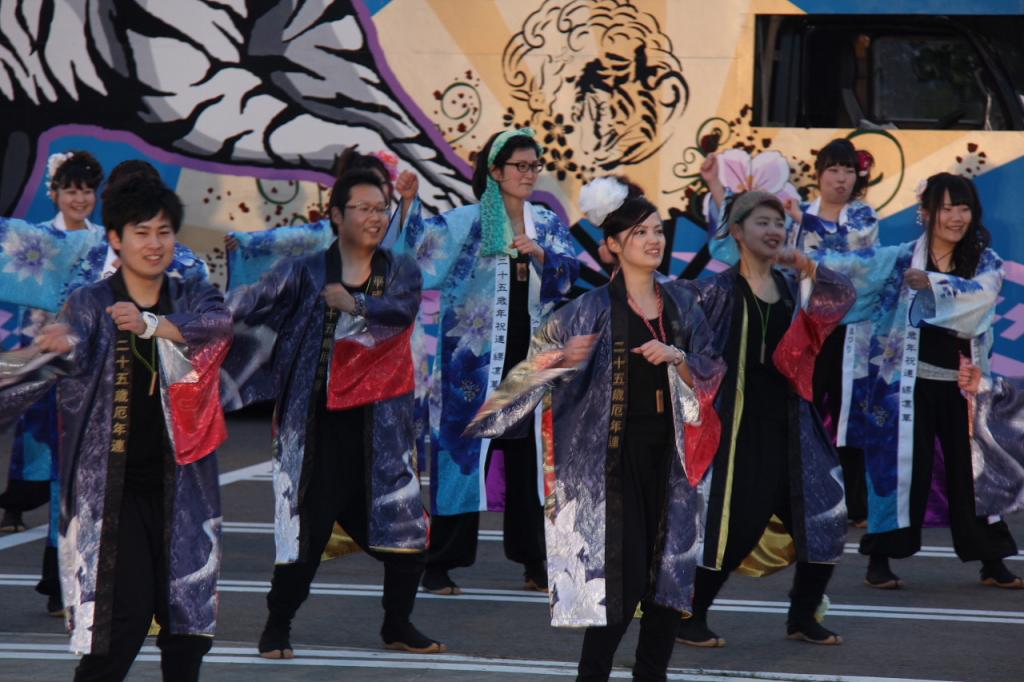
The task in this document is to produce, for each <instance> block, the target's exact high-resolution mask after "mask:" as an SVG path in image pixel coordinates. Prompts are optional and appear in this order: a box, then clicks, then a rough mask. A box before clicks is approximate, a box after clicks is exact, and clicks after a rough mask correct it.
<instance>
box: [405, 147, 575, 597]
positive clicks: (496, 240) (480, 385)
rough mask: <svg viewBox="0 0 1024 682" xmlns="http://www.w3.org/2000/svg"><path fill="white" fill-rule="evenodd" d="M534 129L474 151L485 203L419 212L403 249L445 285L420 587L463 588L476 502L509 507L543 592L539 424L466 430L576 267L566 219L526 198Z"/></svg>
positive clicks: (518, 541) (471, 557)
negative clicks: (456, 578)
mask: <svg viewBox="0 0 1024 682" xmlns="http://www.w3.org/2000/svg"><path fill="white" fill-rule="evenodd" d="M540 153H541V148H540V145H539V144H538V143H537V142H536V141H535V140H534V133H533V131H532V130H530V129H528V128H524V129H519V130H508V131H505V132H501V133H498V134H496V135H494V136H493V137H492V138H491V139H490V140H488V142H487V144H486V145H484V147H483V149H481V150H480V153H479V155H478V156H477V159H476V168H475V170H474V173H473V191H474V193H475V194H476V196H477V197H478V198H479V199H480V203H479V204H472V205H470V206H463V207H461V208H457V209H453V210H451V211H448V212H447V213H444V214H442V215H439V216H436V217H434V218H430V219H428V220H423V219H422V218H421V217H420V216H419V215H418V214H417V213H411V214H410V216H409V222H408V226H407V227H406V229H405V230H404V231H403V233H402V239H401V240H400V242H399V244H398V245H397V246H396V251H398V252H402V251H408V252H411V253H413V254H415V257H416V260H417V262H418V263H419V265H420V269H421V270H422V272H423V288H424V289H439V290H440V291H441V309H440V316H439V329H438V345H437V352H436V356H435V360H434V369H433V372H434V375H433V379H432V381H431V385H432V386H433V391H434V393H433V395H431V396H430V400H431V403H432V406H431V410H430V413H431V419H430V421H431V430H432V431H433V434H432V442H433V444H434V447H433V448H431V452H430V482H431V489H430V502H431V507H432V512H433V519H432V527H431V534H430V536H431V540H430V550H429V553H428V555H427V570H426V573H425V574H424V576H423V586H424V587H425V588H426V589H427V590H429V591H430V592H433V593H435V594H458V593H459V588H458V587H457V586H456V585H455V583H454V582H452V580H451V578H450V577H449V575H448V571H450V570H451V569H453V568H457V567H463V566H471V565H472V564H473V562H474V561H475V559H476V543H477V531H478V528H479V514H478V512H480V511H487V510H501V509H504V511H505V522H504V542H505V555H506V556H507V557H508V558H509V559H510V560H511V561H514V562H517V563H520V564H522V565H523V567H524V578H525V587H526V588H527V589H537V590H541V591H545V590H546V589H547V573H546V569H545V567H544V558H545V552H544V529H543V516H542V500H541V493H540V490H541V487H540V483H539V482H540V477H539V475H538V465H537V461H538V454H537V453H538V448H537V442H536V439H537V437H538V434H539V428H538V426H539V424H538V423H537V420H536V419H530V420H528V421H527V422H526V423H525V424H524V426H523V428H522V429H521V430H520V431H518V432H517V433H515V434H513V435H514V436H515V437H511V436H505V437H504V438H502V439H501V440H493V441H492V440H488V439H475V438H473V439H471V438H463V437H462V432H463V430H464V429H465V428H466V425H467V424H469V421H470V419H472V418H473V415H475V414H476V412H477V410H479V409H480V406H481V405H483V403H484V400H485V399H486V397H487V395H488V394H489V393H490V392H491V391H492V390H493V389H494V388H495V387H496V386H497V385H498V383H500V382H501V380H502V378H503V377H504V376H505V375H506V374H507V373H508V370H509V369H510V368H511V367H513V366H515V364H516V363H518V362H520V361H521V360H523V359H524V358H525V357H526V352H527V350H528V348H529V343H530V335H531V333H532V330H533V329H534V328H536V326H537V324H538V323H539V322H540V320H541V319H542V317H543V316H544V315H545V314H546V313H547V312H549V311H550V310H551V309H552V308H553V307H554V304H555V303H556V302H558V301H559V300H561V299H562V298H563V297H565V296H566V294H568V293H569V288H570V287H571V286H572V283H573V281H574V280H575V279H576V275H577V274H578V272H579V264H578V263H577V261H576V257H575V254H574V252H573V249H572V243H571V240H570V236H569V229H568V228H567V227H566V225H565V223H563V222H562V220H561V219H559V217H558V216H557V215H555V214H554V213H552V212H551V211H549V210H548V209H546V208H543V207H541V206H536V205H533V204H531V203H529V202H528V201H527V198H528V197H529V196H530V194H531V193H532V192H533V189H534V185H535V184H536V182H537V178H538V174H539V173H540V171H541V169H542V168H543V163H542V162H541V161H540V158H539V157H540Z"/></svg>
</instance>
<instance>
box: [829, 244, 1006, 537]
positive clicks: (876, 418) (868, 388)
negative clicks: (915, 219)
mask: <svg viewBox="0 0 1024 682" xmlns="http://www.w3.org/2000/svg"><path fill="white" fill-rule="evenodd" d="M927 251H928V247H927V239H926V237H925V236H922V237H921V238H919V239H918V240H917V241H912V242H907V243H905V244H900V245H898V246H882V247H876V248H872V249H864V250H861V251H855V252H851V253H849V254H836V253H833V254H828V255H825V256H823V257H822V258H821V262H822V264H824V265H826V266H828V267H829V268H832V269H835V270H838V271H840V272H842V273H844V274H846V275H847V276H848V277H849V278H850V279H851V280H852V282H853V284H854V286H855V287H856V289H857V302H856V304H855V305H854V307H853V309H852V310H851V311H850V313H849V314H848V315H847V317H846V320H845V321H846V322H856V321H860V320H870V322H871V325H872V334H871V341H870V350H869V355H868V357H869V364H868V372H867V375H866V376H865V377H858V378H857V379H856V380H855V381H854V384H853V397H852V404H853V406H854V409H853V410H852V411H851V415H850V418H851V424H850V433H851V434H853V433H856V434H859V439H858V441H857V442H856V443H854V444H855V445H857V446H858V447H861V448H863V449H864V455H865V464H866V467H867V480H868V531H869V532H871V533H884V532H886V531H890V530H895V529H897V528H906V527H908V526H909V525H910V484H911V478H912V467H913V450H914V448H913V446H914V428H913V427H914V401H913V395H914V383H915V380H916V375H917V355H918V350H919V349H918V342H919V338H920V327H921V326H923V325H925V324H927V325H931V326H934V327H939V328H941V329H945V330H948V331H949V332H951V333H953V334H956V335H957V336H958V337H960V338H963V339H970V342H971V355H972V360H973V362H974V364H976V365H978V366H979V367H981V368H982V371H983V372H984V373H985V374H988V372H989V369H988V364H989V355H990V352H991V348H992V322H993V319H994V316H995V305H996V301H997V300H998V297H999V292H1000V290H1001V289H1002V284H1003V261H1002V260H1001V259H1000V258H999V256H998V255H996V253H995V251H993V250H992V249H986V250H985V252H984V253H983V254H982V255H981V259H980V261H979V263H978V268H977V272H976V274H975V276H974V277H973V278H971V279H963V278H960V277H956V276H953V275H950V274H947V273H939V272H928V273H927V275H928V279H929V281H930V283H931V286H930V287H929V288H928V289H924V290H922V291H919V292H915V291H913V290H911V289H910V288H909V287H907V286H906V285H904V283H903V275H904V274H905V273H906V271H907V270H908V269H910V268H916V269H919V270H924V269H925V267H926V264H927ZM901 396H907V397H906V398H903V397H901ZM977 464H978V463H977V462H975V465H976V466H977ZM977 476H978V471H977V470H976V471H975V477H977ZM974 492H975V497H976V504H977V508H978V509H984V508H987V507H989V506H990V505H989V504H988V503H987V502H986V501H985V499H984V497H985V496H986V495H988V494H989V493H990V491H988V490H986V489H985V488H984V487H980V488H979V487H976V488H975V491H974Z"/></svg>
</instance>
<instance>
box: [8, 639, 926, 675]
mask: <svg viewBox="0 0 1024 682" xmlns="http://www.w3.org/2000/svg"><path fill="white" fill-rule="evenodd" d="M295 656H296V658H293V659H291V660H277V661H271V660H267V659H264V658H260V657H259V656H257V655H256V652H255V650H254V649H253V648H252V647H232V646H215V647H213V648H212V649H211V650H210V653H208V654H207V655H206V656H205V657H204V658H203V665H204V667H205V666H208V665H218V664H219V665H258V666H268V665H269V666H302V667H313V668H364V669H365V668H377V669H391V670H397V669H404V670H424V671H446V672H476V673H493V674H501V675H508V674H511V675H544V676H551V677H572V676H575V675H576V663H575V662H570V661H542V660H531V659H516V658H486V657H480V656H464V655H459V654H436V655H423V654H404V653H390V652H384V651H372V650H368V649H296V650H295ZM76 658H78V657H77V656H74V655H73V654H70V653H68V652H67V648H66V647H65V646H63V645H60V644H34V643H24V644H18V643H12V644H3V643H0V659H8V660H32V661H43V660H74V659H76ZM159 660H160V655H159V650H158V649H157V648H156V647H154V646H145V647H143V648H142V651H141V653H140V654H139V656H138V657H137V658H136V661H142V662H147V663H157V662H159ZM612 677H613V678H615V679H629V678H630V677H631V675H630V673H629V671H627V670H623V669H621V668H619V669H617V670H614V671H613V672H612ZM668 679H670V680H678V681H679V682H728V681H732V680H735V681H742V680H771V681H772V682H944V681H940V680H922V679H908V678H896V677H865V676H859V675H809V674H804V673H779V672H760V671H744V670H696V669H687V668H670V669H669V674H668Z"/></svg>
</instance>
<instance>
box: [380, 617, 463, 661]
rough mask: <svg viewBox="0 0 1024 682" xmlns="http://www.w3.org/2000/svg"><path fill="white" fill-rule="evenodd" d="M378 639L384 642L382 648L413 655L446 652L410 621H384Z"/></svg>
mask: <svg viewBox="0 0 1024 682" xmlns="http://www.w3.org/2000/svg"><path fill="white" fill-rule="evenodd" d="M380 638H381V639H383V640H384V647H385V648H387V649H396V650H398V651H408V652H409V653H414V654H441V653H444V652H445V651H447V650H448V647H446V646H445V645H444V644H442V643H441V642H438V641H437V640H433V639H431V638H430V637H427V636H426V635H425V634H423V633H422V632H420V631H419V630H417V629H416V626H415V625H413V624H412V623H411V622H410V621H408V620H404V621H398V620H393V619H388V618H385V619H384V625H383V626H381V628H380Z"/></svg>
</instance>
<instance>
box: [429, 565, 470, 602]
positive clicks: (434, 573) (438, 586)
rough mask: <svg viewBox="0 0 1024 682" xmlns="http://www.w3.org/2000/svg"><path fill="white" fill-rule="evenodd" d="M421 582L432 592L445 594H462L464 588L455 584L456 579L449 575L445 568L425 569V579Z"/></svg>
mask: <svg viewBox="0 0 1024 682" xmlns="http://www.w3.org/2000/svg"><path fill="white" fill-rule="evenodd" d="M420 584H421V585H423V589H424V590H426V591H427V592H429V593H430V594H441V595H445V596H457V595H460V594H462V589H460V588H459V586H458V585H456V584H455V581H453V580H452V579H451V578H450V577H448V571H446V570H445V569H443V568H428V569H427V570H425V571H423V579H422V580H421V581H420Z"/></svg>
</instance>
